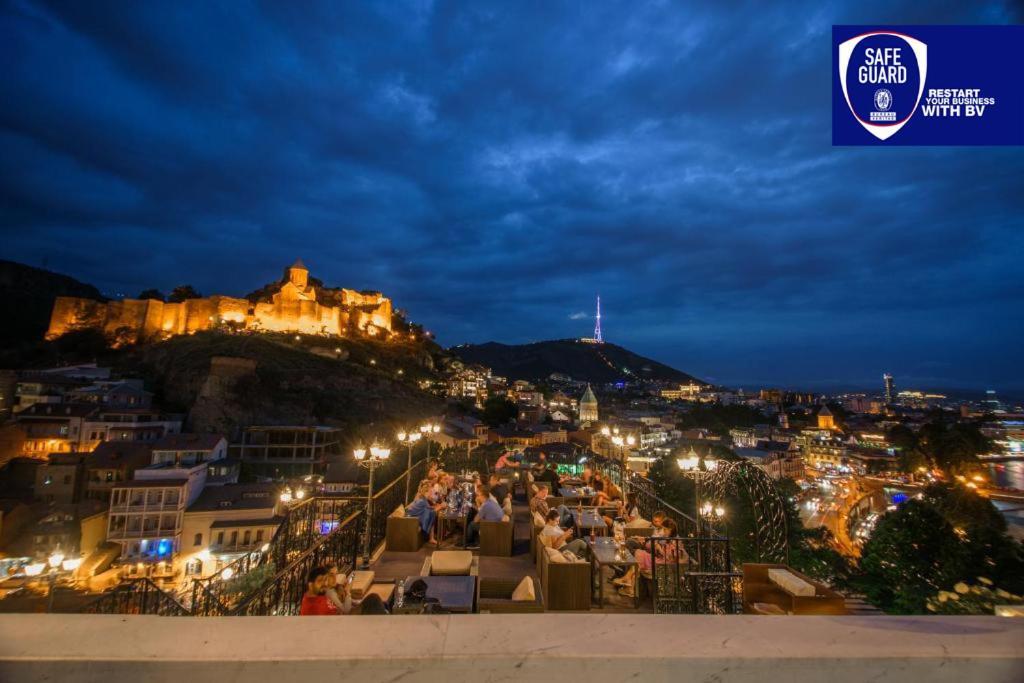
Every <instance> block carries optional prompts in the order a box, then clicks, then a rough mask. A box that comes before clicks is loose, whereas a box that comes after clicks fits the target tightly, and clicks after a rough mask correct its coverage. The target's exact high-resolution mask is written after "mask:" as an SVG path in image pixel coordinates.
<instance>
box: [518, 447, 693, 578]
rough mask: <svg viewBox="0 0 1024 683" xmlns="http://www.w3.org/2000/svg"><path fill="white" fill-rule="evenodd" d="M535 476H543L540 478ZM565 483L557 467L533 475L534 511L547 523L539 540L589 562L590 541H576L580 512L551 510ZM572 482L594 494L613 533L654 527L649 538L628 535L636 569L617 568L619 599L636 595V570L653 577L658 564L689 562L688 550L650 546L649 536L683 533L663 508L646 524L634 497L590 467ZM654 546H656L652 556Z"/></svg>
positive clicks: (568, 508) (565, 508) (677, 546)
mask: <svg viewBox="0 0 1024 683" xmlns="http://www.w3.org/2000/svg"><path fill="white" fill-rule="evenodd" d="M537 474H540V475H541V476H537ZM552 475H553V476H552ZM564 479H565V478H564V477H560V476H559V475H558V473H557V471H556V470H555V469H554V467H553V466H548V467H546V468H545V469H544V470H543V471H541V472H539V473H535V475H534V484H533V486H534V489H533V490H534V495H533V497H532V498H530V512H531V513H536V514H537V515H538V516H539V517H541V518H542V519H543V520H544V526H543V528H542V529H541V531H540V536H541V537H542V538H544V539H545V541H544V543H545V545H548V546H550V547H551V548H554V549H555V550H559V551H563V552H566V551H567V552H569V553H572V554H573V555H575V556H577V557H578V558H580V559H588V555H589V549H588V547H587V543H586V541H584V540H583V539H581V538H573V536H574V535H575V528H576V525H577V524H578V520H577V519H576V516H577V512H576V511H575V510H573V508H572V507H571V506H568V505H565V504H564V503H562V504H559V505H558V506H557V507H552V506H551V505H550V504H549V502H548V498H549V497H550V496H551V495H552V491H559V489H560V488H561V487H562V485H563V484H564V483H566V482H565V481H564ZM573 483H574V484H576V485H577V486H582V487H585V488H586V489H587V490H592V491H593V492H594V495H593V501H592V505H593V506H594V507H596V508H599V509H600V508H604V510H605V513H604V514H603V515H602V517H603V519H604V522H605V524H607V526H608V528H609V530H612V529H614V527H615V526H616V525H621V526H622V527H623V528H628V527H633V528H646V527H650V528H651V533H650V535H649V536H643V535H633V536H628V537H627V538H626V540H625V546H626V548H627V549H628V550H629V551H630V552H631V553H633V557H634V558H635V559H636V562H637V565H636V566H634V567H629V568H628V569H624V568H621V567H617V568H616V574H617V576H616V578H614V579H613V583H614V584H615V585H616V587H617V588H618V592H619V593H620V594H621V595H623V596H625V597H633V596H634V591H635V588H634V586H635V585H636V578H637V576H636V572H638V571H639V572H640V574H641V576H644V577H646V578H651V576H652V572H653V567H654V565H655V564H659V565H662V564H674V563H684V564H685V563H687V562H689V557H688V556H687V553H686V550H685V549H684V548H683V547H682V545H681V544H679V543H655V544H650V543H648V540H647V539H648V538H650V537H654V538H658V537H662V538H673V537H676V536H678V535H679V529H678V526H677V524H676V522H675V520H673V519H672V518H670V517H669V516H668V515H667V514H666V513H665V512H663V511H660V510H659V511H657V512H655V513H654V514H653V515H652V519H651V520H645V519H644V518H643V517H642V515H641V514H640V509H639V506H638V503H637V496H636V494H635V493H629V494H626V495H625V496H624V495H623V493H622V490H621V489H620V488H619V487H618V486H617V485H616V484H615V483H614V482H613V481H612V480H611V479H610V478H608V477H604V476H602V475H601V473H600V472H594V471H592V470H590V469H589V468H585V469H584V470H583V472H582V473H581V475H580V477H579V483H576V482H573ZM552 487H554V488H552ZM651 548H653V553H654V554H653V556H652V550H651Z"/></svg>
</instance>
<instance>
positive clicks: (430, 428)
mask: <svg viewBox="0 0 1024 683" xmlns="http://www.w3.org/2000/svg"><path fill="white" fill-rule="evenodd" d="M440 431H441V425H439V424H437V423H436V422H424V423H423V424H422V425H420V434H422V435H423V438H424V439H426V440H427V460H430V435H431V434H437V433H438V432H440Z"/></svg>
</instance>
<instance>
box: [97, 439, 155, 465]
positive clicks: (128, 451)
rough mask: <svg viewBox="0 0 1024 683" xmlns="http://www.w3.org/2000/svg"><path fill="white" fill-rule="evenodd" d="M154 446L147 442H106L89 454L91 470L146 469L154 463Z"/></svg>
mask: <svg viewBox="0 0 1024 683" xmlns="http://www.w3.org/2000/svg"><path fill="white" fill-rule="evenodd" d="M152 457H153V444H152V443H147V442H145V441H104V442H103V443H101V444H100V445H98V446H97V447H96V449H95V450H93V452H92V453H90V454H89V457H88V458H87V459H86V462H85V465H86V467H87V468H89V469H119V468H122V467H128V468H138V467H145V466H146V465H148V464H149V463H150V462H151V461H152Z"/></svg>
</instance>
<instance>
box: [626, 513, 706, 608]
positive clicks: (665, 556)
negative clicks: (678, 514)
mask: <svg viewBox="0 0 1024 683" xmlns="http://www.w3.org/2000/svg"><path fill="white" fill-rule="evenodd" d="M678 535H679V530H678V528H677V527H676V523H675V520H673V519H671V518H668V517H666V518H665V519H664V521H663V523H662V525H661V527H660V528H659V529H658V530H657V531H655V532H654V536H653V537H654V538H658V537H660V538H673V537H675V536H678ZM650 547H651V544H650V543H648V544H647V545H646V547H644V548H640V549H639V550H637V551H635V552H634V553H633V556H634V557H635V558H636V561H637V566H635V567H630V568H629V571H627V572H626V574H625V576H623V577H622V578H621V579H614V580H613V581H612V583H615V584H618V585H619V586H620V588H619V593H620V594H621V595H623V596H625V597H629V598H631V597H633V595H634V593H633V581H634V573H635V572H636V571H637V570H638V569H639V571H640V573H641V574H642V575H643V576H646V577H650V576H652V574H653V571H654V564H682V565H685V564H689V562H690V556H689V555H688V554H687V552H686V549H685V548H684V547H683V544H682V543H677V542H669V543H654V555H655V556H654V558H652V557H651V551H650ZM652 559H653V562H652ZM684 569H685V568H680V571H683V570H684Z"/></svg>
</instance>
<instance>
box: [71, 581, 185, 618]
mask: <svg viewBox="0 0 1024 683" xmlns="http://www.w3.org/2000/svg"><path fill="white" fill-rule="evenodd" d="M80 612H82V613H84V614H156V615H159V616H165V617H187V616H189V615H190V612H189V611H188V609H186V607H185V606H184V605H182V604H181V603H180V602H178V601H177V600H175V599H174V597H173V596H172V595H171V594H170V593H168V592H166V591H164V590H163V589H162V588H160V586H158V585H156V584H155V583H153V581H152V579H149V578H142V579H132V580H130V581H126V582H125V583H122V584H120V585H119V586H117V587H116V588H114V589H113V590H111V591H109V592H107V593H104V594H103V595H101V596H100V597H99V598H97V599H95V600H93V601H92V602H90V603H88V604H87V605H85V607H83V608H82V609H81V610H80Z"/></svg>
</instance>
